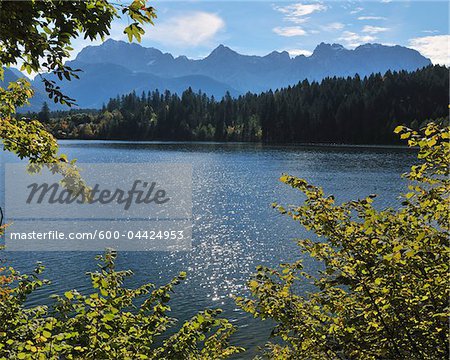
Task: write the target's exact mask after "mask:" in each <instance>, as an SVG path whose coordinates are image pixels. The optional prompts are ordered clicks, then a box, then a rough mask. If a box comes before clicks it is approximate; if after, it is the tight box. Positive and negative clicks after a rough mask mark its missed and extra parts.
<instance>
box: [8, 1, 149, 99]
mask: <svg viewBox="0 0 450 360" xmlns="http://www.w3.org/2000/svg"><path fill="white" fill-rule="evenodd" d="M119 10H121V12H122V15H125V16H128V18H129V19H130V24H129V25H128V26H127V27H126V28H125V29H124V33H126V34H127V35H128V37H129V39H130V41H132V40H133V38H136V39H137V40H138V41H140V39H141V35H142V34H143V33H144V29H143V28H142V25H144V24H147V23H150V24H153V19H154V18H155V17H156V14H155V10H154V8H152V7H148V6H147V5H146V1H145V0H134V1H132V2H131V4H130V5H128V6H126V5H122V4H120V3H113V2H110V1H106V0H100V1H98V0H88V1H54V0H53V1H50V0H44V1H0V79H2V78H3V66H10V65H15V64H18V63H19V62H21V63H22V68H21V70H25V71H27V72H28V73H29V74H30V73H32V72H37V73H39V72H40V71H41V70H44V71H45V72H49V73H54V74H56V75H57V76H58V78H59V79H60V80H62V79H63V77H64V78H66V79H67V80H70V79H71V78H73V77H74V78H77V77H78V76H77V74H76V73H77V72H78V71H80V70H79V69H72V68H71V67H69V66H67V65H65V64H64V60H65V59H67V58H68V57H69V55H70V51H72V50H73V48H72V47H71V46H70V45H71V41H72V40H73V39H75V38H77V37H78V36H83V37H84V38H85V39H90V40H94V39H97V38H101V39H103V38H104V37H105V36H106V35H109V30H110V28H111V23H112V21H113V20H114V18H116V17H119V13H118V12H119ZM42 80H43V82H44V84H45V88H46V91H47V92H48V93H49V96H50V97H51V98H53V99H54V101H55V102H60V103H62V104H73V103H74V101H75V100H74V99H71V98H69V97H67V96H66V95H64V94H63V93H62V92H61V89H60V88H59V87H58V86H57V85H56V83H55V82H54V81H51V80H47V79H45V77H42Z"/></svg>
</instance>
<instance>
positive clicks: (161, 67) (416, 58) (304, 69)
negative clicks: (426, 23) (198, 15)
mask: <svg viewBox="0 0 450 360" xmlns="http://www.w3.org/2000/svg"><path fill="white" fill-rule="evenodd" d="M68 64H69V65H70V66H71V67H72V68H80V69H82V70H83V72H81V73H79V76H80V79H79V80H76V79H74V80H72V81H70V82H68V81H63V82H62V84H61V88H62V90H63V91H64V92H65V93H66V94H67V95H69V96H70V97H72V98H75V99H76V100H77V104H78V105H79V106H80V107H83V108H99V107H101V106H102V104H103V103H105V102H106V101H107V100H108V99H109V98H111V97H115V96H116V95H118V94H125V93H129V92H131V91H133V90H134V91H136V92H137V93H138V94H139V93H140V92H142V91H148V90H154V89H159V90H160V91H164V90H170V91H171V92H176V93H179V94H181V92H183V91H184V90H185V89H187V88H188V87H191V88H192V89H193V90H194V91H199V90H201V91H202V92H204V93H206V94H208V95H214V96H215V97H216V98H221V97H222V96H223V95H224V94H225V93H226V92H227V91H228V92H229V93H230V94H231V95H232V96H237V95H240V94H244V93H246V92H248V91H250V92H255V93H258V92H261V91H266V90H269V89H272V90H275V89H277V88H281V87H286V86H289V85H294V84H297V83H298V82H299V81H302V80H304V79H308V80H310V81H313V80H316V81H320V80H322V79H323V78H325V77H328V76H340V77H347V76H354V75H355V74H359V75H360V76H361V77H363V76H366V75H370V74H372V73H377V72H380V73H384V72H386V71H387V70H392V71H394V70H407V71H414V70H416V69H418V68H422V67H424V66H427V65H430V64H431V61H430V60H429V59H427V58H425V57H424V56H422V55H421V54H420V53H419V52H417V51H416V50H412V49H409V48H406V47H402V46H386V45H380V44H365V45H361V46H359V47H357V48H355V49H353V50H349V49H346V48H344V47H343V46H342V45H339V44H325V43H321V44H320V45H318V46H317V47H316V48H315V50H314V52H313V53H312V55H311V56H304V55H299V56H296V57H294V58H291V57H290V56H289V54H288V53H287V52H286V51H283V52H277V51H273V52H271V53H270V54H268V55H265V56H255V55H242V54H239V53H237V52H236V51H234V50H232V49H230V48H229V47H226V46H224V45H220V46H218V47H217V48H216V49H214V50H213V51H212V52H211V54H209V55H208V56H207V57H205V58H203V59H199V60H193V59H188V58H187V57H186V56H178V57H174V56H172V55H171V54H169V53H163V52H161V51H160V50H158V49H155V48H146V47H143V46H141V45H138V44H134V43H131V44H130V43H126V42H123V41H116V40H112V39H110V40H107V41H106V42H104V43H103V44H101V45H99V46H87V47H85V48H84V49H82V50H81V51H80V53H79V54H78V55H77V57H76V58H75V59H74V60H73V61H70V62H68ZM13 75H14V76H17V74H16V73H13ZM33 86H34V87H35V88H36V89H37V90H38V91H39V93H42V90H43V88H42V84H41V82H40V81H39V80H36V81H33ZM37 100H41V99H37ZM41 104H42V103H41ZM41 104H40V105H39V107H40V106H41ZM36 105H37V104H36V101H33V104H32V106H31V108H33V109H34V108H35V106H36ZM34 110H35V109H34Z"/></svg>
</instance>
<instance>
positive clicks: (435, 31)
mask: <svg viewBox="0 0 450 360" xmlns="http://www.w3.org/2000/svg"><path fill="white" fill-rule="evenodd" d="M422 32H423V33H425V34H437V33H438V32H439V30H423V31H422Z"/></svg>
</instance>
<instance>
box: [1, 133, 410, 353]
mask: <svg viewBox="0 0 450 360" xmlns="http://www.w3.org/2000/svg"><path fill="white" fill-rule="evenodd" d="M61 152H63V153H65V154H67V155H68V156H69V158H76V159H78V161H79V162H87V163H90V162H93V163H98V162H102V163H149V162H150V163H151V162H172V163H189V164H192V167H193V219H194V228H193V249H192V251H190V252H184V253H165V252H141V253H138V252H136V253H133V252H130V253H120V254H119V259H118V267H119V268H122V269H124V268H126V269H128V268H129V269H132V270H133V271H134V272H135V276H134V277H133V278H132V280H131V281H130V282H129V283H128V284H127V285H137V284H142V283H143V282H144V281H145V282H153V283H156V284H163V283H166V282H167V281H169V280H170V279H171V278H172V277H174V276H176V274H177V273H178V272H180V271H187V273H188V279H187V280H186V281H185V282H184V283H182V284H181V285H179V286H178V287H177V288H176V292H175V294H174V295H173V297H172V301H171V306H172V309H173V316H175V317H177V318H178V319H180V320H185V319H187V318H189V317H191V316H192V315H194V314H195V312H196V311H198V310H201V309H204V308H207V307H220V308H222V309H224V316H225V317H227V318H229V319H230V320H231V321H232V322H233V323H234V324H235V325H237V326H238V327H239V329H238V331H237V333H236V334H235V335H234V341H233V342H236V343H238V344H240V345H242V346H244V347H246V348H247V349H249V351H248V353H246V354H245V355H242V356H240V358H249V357H251V355H252V354H253V353H254V351H255V350H256V349H257V347H258V346H261V345H263V344H264V343H265V342H266V341H267V339H268V336H269V333H270V326H271V324H270V323H269V322H260V321H259V320H253V319H252V318H250V317H249V316H248V315H246V314H244V313H242V312H241V311H240V310H239V309H237V308H236V306H235V304H234V301H233V299H232V296H233V295H239V294H245V282H246V281H247V280H248V279H249V276H250V274H251V273H252V272H253V271H254V268H255V266H256V265H258V264H266V265H277V264H279V263H281V262H286V261H291V260H294V259H297V258H298V257H299V256H301V255H300V254H299V252H298V249H297V246H296V245H295V242H294V239H295V238H301V237H304V236H307V233H306V232H305V231H304V230H303V229H302V227H301V226H300V225H299V224H297V223H295V222H293V221H292V220H291V219H289V218H287V217H285V216H282V215H280V214H279V213H278V212H277V211H275V210H274V209H272V207H271V205H270V204H271V203H272V202H274V201H276V202H280V203H282V204H297V203H300V201H301V196H300V194H299V193H298V191H295V190H293V189H291V188H289V187H287V186H286V185H284V184H282V183H280V182H279V180H278V178H279V177H280V175H281V174H282V173H289V174H291V175H296V176H299V177H302V178H305V179H307V180H308V181H310V182H311V183H313V184H318V185H321V186H322V187H323V188H324V190H325V192H326V193H327V194H334V195H335V197H336V199H337V201H346V200H351V199H356V198H361V197H364V196H366V195H368V194H372V193H375V194H378V195H379V196H378V197H377V199H376V200H375V204H376V206H377V207H379V208H383V207H387V206H391V207H396V206H398V204H399V199H398V194H399V193H400V192H404V191H405V189H406V181H405V180H403V179H401V178H400V175H401V174H402V173H404V172H406V171H407V170H408V169H409V167H410V166H411V165H412V164H413V163H414V162H415V153H414V152H413V151H411V150H408V149H404V148H381V147H342V146H306V145H303V146H266V145H259V144H217V143H131V142H100V141H95V142H94V141H89V142H87V141H62V142H61ZM16 161H18V160H16V159H15V158H14V157H13V156H12V155H10V154H6V153H3V154H2V162H3V163H5V162H16ZM124 176H126V174H124ZM2 197H3V196H2ZM2 256H3V257H6V259H7V261H8V263H10V264H12V265H13V266H15V267H16V268H18V269H20V270H21V271H30V270H31V269H32V268H33V265H34V263H35V262H36V261H38V260H39V261H42V262H43V263H44V264H45V266H46V272H45V276H46V278H48V279H51V280H52V284H51V285H50V286H49V287H47V288H44V289H40V290H39V291H38V292H37V293H36V294H34V296H33V297H32V299H31V303H32V304H37V303H46V302H47V303H48V296H49V294H50V293H62V292H64V291H66V290H68V289H72V288H76V289H78V290H80V291H87V290H88V289H89V281H88V278H87V277H86V276H85V275H84V273H85V272H86V271H92V270H95V269H96V261H95V260H94V256H95V254H94V253H85V252H78V253H75V252H64V253H61V252H60V253H3V254H2ZM306 265H307V267H309V268H310V269H312V270H314V268H316V267H317V264H314V263H313V262H311V261H310V260H306Z"/></svg>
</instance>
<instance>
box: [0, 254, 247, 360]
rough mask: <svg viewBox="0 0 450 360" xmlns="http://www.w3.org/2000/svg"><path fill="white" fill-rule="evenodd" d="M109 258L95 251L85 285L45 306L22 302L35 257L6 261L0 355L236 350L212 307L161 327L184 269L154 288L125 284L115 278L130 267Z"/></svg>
mask: <svg viewBox="0 0 450 360" xmlns="http://www.w3.org/2000/svg"><path fill="white" fill-rule="evenodd" d="M115 258H116V254H115V253H114V252H112V251H108V252H106V254H105V255H104V256H100V257H98V259H99V260H100V264H99V266H100V269H99V270H98V271H96V272H93V273H89V276H90V279H91V283H92V288H93V290H94V292H93V293H91V294H89V295H83V294H81V293H79V292H78V291H76V290H71V291H67V292H65V293H64V295H63V296H55V297H54V298H55V304H54V305H53V307H52V308H51V309H49V308H47V307H46V306H37V307H33V308H26V307H25V306H24V302H25V300H26V298H27V296H28V295H29V294H30V293H32V292H33V291H34V290H35V289H37V288H39V287H41V286H43V285H45V284H46V283H47V282H46V281H43V280H41V279H40V273H41V272H42V270H43V267H42V266H41V265H39V266H38V267H37V268H36V270H35V273H34V274H33V275H31V276H27V275H20V274H19V273H17V272H15V271H14V270H13V269H9V270H8V271H7V272H9V273H8V274H5V279H6V280H3V278H1V277H0V289H1V291H0V296H1V300H2V301H0V358H2V359H6V358H8V359H61V358H64V359H222V358H225V357H227V356H229V355H232V354H235V353H238V352H240V351H242V349H241V348H238V347H234V346H229V345H228V338H229V336H230V335H231V334H232V333H233V332H234V330H235V329H234V327H233V326H232V325H231V324H230V323H229V322H228V321H227V320H225V319H222V318H219V317H218V315H219V314H220V310H205V311H202V312H200V313H198V314H197V315H195V316H194V317H192V318H191V319H190V320H188V321H186V322H185V323H184V324H183V325H182V326H181V328H180V329H179V330H178V331H176V332H174V333H173V334H171V335H170V334H167V331H168V330H169V329H170V328H171V327H173V325H174V324H175V322H176V321H175V319H173V318H171V317H170V316H169V315H168V313H169V312H170V306H169V305H168V302H169V300H170V296H171V293H172V292H173V289H174V287H175V286H176V285H178V284H179V283H180V282H181V281H182V280H184V278H185V277H186V274H185V273H180V275H179V276H178V277H177V278H175V279H173V280H172V281H171V282H170V283H168V284H167V285H165V286H162V287H160V288H155V287H154V285H153V284H150V283H148V284H144V285H142V286H140V287H138V288H136V289H130V288H126V287H125V286H124V284H123V283H124V280H125V279H126V278H127V277H129V276H131V275H132V272H131V271H116V270H115V264H114V261H115ZM4 272H6V270H5V269H4ZM14 284H15V285H14Z"/></svg>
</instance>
